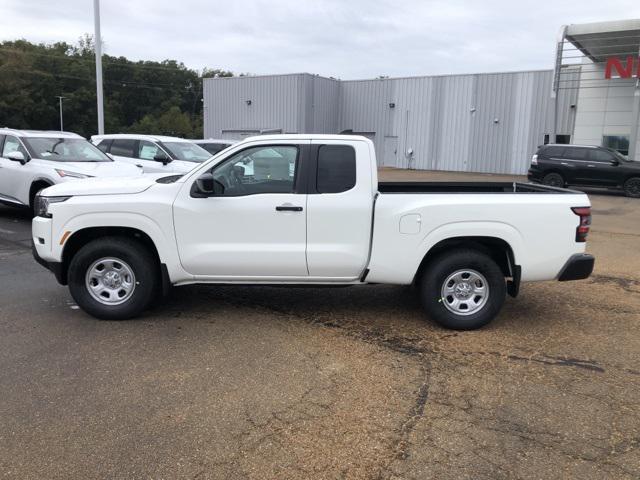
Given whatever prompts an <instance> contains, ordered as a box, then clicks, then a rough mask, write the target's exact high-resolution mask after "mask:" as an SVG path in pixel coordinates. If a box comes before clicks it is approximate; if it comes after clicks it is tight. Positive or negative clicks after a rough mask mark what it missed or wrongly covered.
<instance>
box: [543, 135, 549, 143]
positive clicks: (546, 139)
mask: <svg viewBox="0 0 640 480" xmlns="http://www.w3.org/2000/svg"><path fill="white" fill-rule="evenodd" d="M542 144H543V145H548V144H549V134H548V133H545V134H544V138H543V139H542Z"/></svg>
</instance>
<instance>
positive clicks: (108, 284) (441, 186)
mask: <svg viewBox="0 0 640 480" xmlns="http://www.w3.org/2000/svg"><path fill="white" fill-rule="evenodd" d="M36 214H37V216H36V217H35V218H34V220H33V243H34V256H35V258H36V260H38V261H39V262H40V263H41V264H43V265H45V266H46V267H47V268H49V269H50V270H52V271H53V272H54V273H55V275H56V277H57V279H58V281H59V282H60V283H61V284H63V285H66V284H68V285H69V289H70V291H71V295H72V296H73V298H74V299H75V301H76V302H77V303H78V305H79V306H80V307H82V308H83V309H84V310H85V311H86V312H88V313H90V314H91V315H93V316H95V317H97V318H101V319H126V318H131V317H134V316H136V315H138V314H140V313H141V312H142V311H144V310H145V309H146V308H147V307H149V306H150V305H151V303H152V301H153V299H154V298H155V296H156V295H158V294H160V293H162V292H166V291H167V290H168V288H169V287H170V286H171V285H187V284H193V283H214V284H215V283H217V284H260V285H269V284H298V285H299V284H305V285H336V286H344V285H362V284H380V283H386V284H396V285H409V284H414V283H415V284H416V285H417V287H418V289H419V292H420V295H421V297H422V300H423V303H424V307H425V309H426V311H427V313H428V314H429V316H430V317H432V318H433V319H434V320H436V321H437V322H438V323H440V324H441V325H443V326H446V327H448V328H454V329H473V328H478V327H481V326H483V325H485V324H486V323H488V322H489V321H490V320H491V319H492V318H494V317H495V316H496V315H497V314H498V312H499V311H500V309H501V307H502V305H503V303H504V300H505V295H506V293H509V294H511V295H512V296H514V297H515V296H516V295H517V293H518V289H519V286H520V282H521V281H538V280H554V279H555V280H561V281H564V280H577V279H582V278H586V277H588V276H589V275H590V274H591V271H592V269H593V263H594V258H593V257H592V256H591V255H588V254H585V253H584V251H585V241H586V236H587V233H588V230H589V224H590V221H591V216H590V203H589V199H588V198H587V196H586V195H584V194H583V193H579V192H574V191H571V190H564V189H559V188H554V187H548V186H542V185H532V184H520V183H413V182H410V183H384V182H380V183H379V182H378V178H377V169H376V159H375V152H374V147H373V144H372V143H371V141H369V140H368V139H366V138H363V137H358V136H344V135H274V136H261V137H253V138H248V139H246V140H245V141H243V142H240V143H238V144H236V145H233V146H232V147H230V148H228V149H227V150H225V151H223V152H221V153H220V154H218V155H216V156H214V157H212V158H211V159H209V160H207V161H205V162H203V163H202V164H201V165H199V166H198V167H196V168H195V169H193V170H192V171H191V172H189V173H187V174H185V175H183V176H180V175H173V176H167V175H164V176H163V175H148V176H142V177H139V178H132V179H129V180H124V181H123V180H122V179H118V180H111V181H110V180H107V179H88V180H85V181H82V182H76V183H68V184H61V185H56V186H53V187H50V188H47V189H46V190H44V191H43V192H42V193H41V195H40V196H39V197H38V199H37V201H36Z"/></svg>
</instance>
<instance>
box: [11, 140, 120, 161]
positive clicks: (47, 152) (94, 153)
mask: <svg viewBox="0 0 640 480" xmlns="http://www.w3.org/2000/svg"><path fill="white" fill-rule="evenodd" d="M23 140H25V143H26V144H27V147H28V148H29V150H31V154H32V156H33V157H35V158H40V159H42V160H53V161H56V162H111V161H113V160H111V159H110V158H109V157H107V156H106V155H105V154H104V153H102V152H101V151H100V150H98V149H97V148H96V147H95V146H94V145H93V144H92V143H90V142H88V141H87V140H85V139H84V138H55V137H53V138H47V137H27V138H24V139H23Z"/></svg>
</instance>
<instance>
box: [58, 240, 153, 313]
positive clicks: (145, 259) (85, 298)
mask: <svg viewBox="0 0 640 480" xmlns="http://www.w3.org/2000/svg"><path fill="white" fill-rule="evenodd" d="M68 278H69V290H70V291H71V296H72V297H73V299H74V300H75V301H76V303H77V304H78V305H79V306H80V307H81V308H82V309H83V310H84V311H85V312H87V313H88V314H90V315H92V316H94V317H96V318H99V319H101V320H126V319H129V318H132V317H135V316H137V315H139V314H140V313H141V312H142V311H143V310H145V309H146V308H147V307H148V306H149V305H150V303H151V301H152V299H153V298H154V294H155V292H156V290H157V288H158V282H159V274H158V265H157V262H156V260H155V259H154V257H153V256H152V255H151V254H150V253H149V251H148V250H147V249H145V248H144V246H143V245H141V244H140V243H139V242H137V241H135V240H132V239H128V238H121V237H106V238H101V239H96V240H93V241H91V242H89V243H87V244H86V245H85V246H83V247H82V248H81V249H80V250H79V251H78V252H77V253H76V255H75V256H74V257H73V259H72V260H71V263H70V265H69V273H68Z"/></svg>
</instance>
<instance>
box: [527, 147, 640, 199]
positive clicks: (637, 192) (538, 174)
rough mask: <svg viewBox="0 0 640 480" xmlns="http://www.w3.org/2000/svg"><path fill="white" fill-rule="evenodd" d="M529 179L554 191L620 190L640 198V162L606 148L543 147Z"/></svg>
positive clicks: (539, 150) (533, 162) (538, 152)
mask: <svg viewBox="0 0 640 480" xmlns="http://www.w3.org/2000/svg"><path fill="white" fill-rule="evenodd" d="M528 178H529V181H532V182H538V183H544V184H545V185H551V186H553V187H564V186H567V185H576V186H584V187H606V188H618V189H623V190H624V193H625V194H626V195H627V196H628V197H636V198H640V162H634V161H631V160H628V159H627V158H626V157H624V156H623V155H621V154H620V153H618V152H617V151H616V150H613V149H610V148H606V147H596V146H587V145H584V146H583V145H560V144H549V145H542V146H540V147H539V148H538V151H537V152H536V154H535V155H534V156H533V158H532V159H531V167H530V168H529V174H528Z"/></svg>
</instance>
